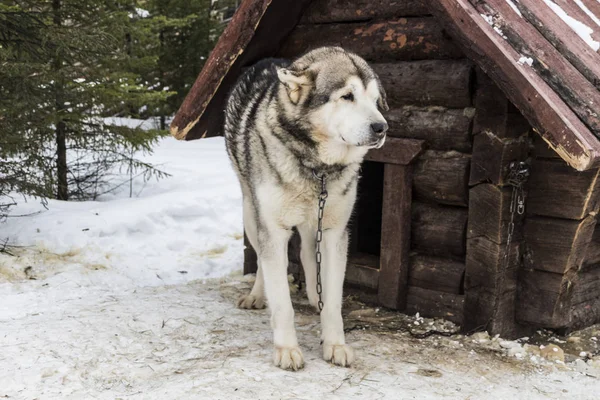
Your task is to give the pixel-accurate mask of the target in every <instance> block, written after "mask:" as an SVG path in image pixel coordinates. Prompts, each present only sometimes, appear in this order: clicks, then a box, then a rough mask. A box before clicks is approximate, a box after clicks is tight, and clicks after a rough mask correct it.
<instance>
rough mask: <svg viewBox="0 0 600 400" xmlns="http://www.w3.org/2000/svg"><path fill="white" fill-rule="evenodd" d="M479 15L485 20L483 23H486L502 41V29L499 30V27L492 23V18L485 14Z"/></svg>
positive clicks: (504, 36)
mask: <svg viewBox="0 0 600 400" xmlns="http://www.w3.org/2000/svg"><path fill="white" fill-rule="evenodd" d="M479 15H481V17H482V18H483V19H484V20H485V22H487V23H488V24H489V25H490V26H491V27H492V28H493V29H494V31H496V33H497V34H498V35H500V36H501V37H502V38H503V39H506V35H504V32H502V29H500V26H499V25H498V24H496V23H495V22H494V17H493V16H491V15H487V14H479Z"/></svg>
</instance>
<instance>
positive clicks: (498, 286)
mask: <svg viewBox="0 0 600 400" xmlns="http://www.w3.org/2000/svg"><path fill="white" fill-rule="evenodd" d="M522 256H523V252H522V250H521V245H520V243H519V242H512V243H511V245H510V252H508V253H507V247H506V243H503V244H498V243H494V242H492V241H491V240H489V239H487V238H485V237H476V238H470V239H468V240H467V256H466V271H465V293H466V294H468V295H470V294H473V292H477V291H479V290H480V289H482V288H484V289H485V290H489V291H490V292H495V293H496V294H498V295H500V294H502V293H506V292H515V291H516V287H517V272H518V270H519V265H520V260H521V257H522Z"/></svg>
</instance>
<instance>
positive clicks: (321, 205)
mask: <svg viewBox="0 0 600 400" xmlns="http://www.w3.org/2000/svg"><path fill="white" fill-rule="evenodd" d="M313 175H314V176H315V178H316V179H317V180H319V181H320V182H321V193H319V212H318V214H317V237H316V252H315V254H316V255H315V258H316V261H317V294H318V295H319V303H318V305H319V311H323V298H322V293H323V284H322V283H321V258H322V254H321V241H323V212H324V210H325V202H326V201H327V188H326V182H325V174H322V175H321V176H319V175H317V172H316V171H314V170H313Z"/></svg>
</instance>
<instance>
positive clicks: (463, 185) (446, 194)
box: [413, 150, 471, 206]
mask: <svg viewBox="0 0 600 400" xmlns="http://www.w3.org/2000/svg"><path fill="white" fill-rule="evenodd" d="M470 163H471V157H470V156H468V155H466V154H463V153H458V152H455V151H451V152H438V151H432V150H429V151H426V152H424V153H423V154H422V155H421V156H420V157H419V159H418V161H417V162H416V163H415V168H414V175H413V189H414V193H415V198H416V199H418V200H423V201H433V202H436V203H439V204H449V205H459V206H466V205H467V204H468V202H469V196H468V193H469V185H468V175H469V165H470Z"/></svg>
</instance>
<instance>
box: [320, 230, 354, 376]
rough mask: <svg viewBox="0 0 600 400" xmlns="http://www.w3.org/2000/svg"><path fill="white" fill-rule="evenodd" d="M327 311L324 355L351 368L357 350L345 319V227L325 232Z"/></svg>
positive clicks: (324, 314)
mask: <svg viewBox="0 0 600 400" xmlns="http://www.w3.org/2000/svg"><path fill="white" fill-rule="evenodd" d="M322 247H323V258H322V260H323V265H322V268H321V274H322V277H323V301H324V303H325V304H324V306H323V311H321V328H322V330H323V332H322V334H321V340H322V342H323V358H324V359H325V360H326V361H331V362H332V363H333V364H336V365H340V366H343V367H348V366H350V365H351V364H352V362H353V361H354V351H353V350H352V348H351V347H350V346H348V345H347V344H346V340H345V337H344V322H343V320H342V294H343V287H344V275H345V273H346V259H347V256H348V233H347V232H346V230H345V229H343V230H341V229H330V230H327V231H325V232H324V234H323V246H322Z"/></svg>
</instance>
